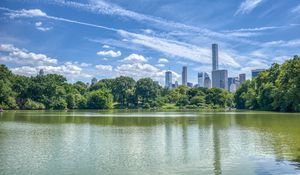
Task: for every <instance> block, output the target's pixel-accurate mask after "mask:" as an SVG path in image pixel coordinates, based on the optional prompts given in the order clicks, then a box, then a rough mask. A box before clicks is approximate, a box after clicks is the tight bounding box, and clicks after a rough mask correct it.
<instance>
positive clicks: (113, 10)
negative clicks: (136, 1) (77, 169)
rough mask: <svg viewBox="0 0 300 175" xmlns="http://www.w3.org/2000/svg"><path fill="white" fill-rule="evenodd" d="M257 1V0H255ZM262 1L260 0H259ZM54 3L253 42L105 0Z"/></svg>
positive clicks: (154, 24) (202, 33)
mask: <svg viewBox="0 0 300 175" xmlns="http://www.w3.org/2000/svg"><path fill="white" fill-rule="evenodd" d="M256 1H257V0H256ZM260 1H262V0H260ZM56 3H59V4H61V5H64V6H66V7H71V8H78V9H80V10H86V11H89V12H92V13H95V14H104V15H116V16H121V17H127V18H130V19H133V20H136V21H139V22H144V23H147V24H150V25H152V26H156V27H159V28H160V29H162V30H167V31H174V30H180V31H188V32H190V34H192V33H193V34H196V35H197V36H200V35H201V36H203V37H204V36H205V37H213V38H221V39H227V40H232V41H237V42H245V43H247V44H255V42H253V41H249V40H245V39H241V38H237V37H233V36H228V35H226V34H225V35H224V34H222V33H219V32H215V31H212V30H209V29H206V28H200V27H196V26H191V25H186V24H183V23H179V22H174V21H170V20H166V19H163V18H159V17H154V16H150V15H145V14H142V13H137V12H134V11H130V10H127V9H124V8H122V7H120V6H118V5H115V4H113V3H110V2H105V1H98V0H90V1H89V3H79V2H70V1H56ZM55 18H56V20H61V21H65V22H72V23H77V24H81V25H87V26H92V27H98V28H104V29H108V30H113V31H116V29H113V28H109V27H104V26H99V25H94V24H89V23H84V22H79V21H74V20H68V19H64V18H57V17H51V19H55ZM144 32H145V33H148V34H149V32H151V33H153V32H152V31H150V30H147V29H146V30H145V31H144Z"/></svg>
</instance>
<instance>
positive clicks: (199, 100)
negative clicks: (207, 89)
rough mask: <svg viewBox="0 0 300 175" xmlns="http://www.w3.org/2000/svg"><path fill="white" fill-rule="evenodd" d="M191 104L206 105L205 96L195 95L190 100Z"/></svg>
mask: <svg viewBox="0 0 300 175" xmlns="http://www.w3.org/2000/svg"><path fill="white" fill-rule="evenodd" d="M190 104H191V105H196V106H204V105H205V96H194V97H192V98H191V100H190Z"/></svg>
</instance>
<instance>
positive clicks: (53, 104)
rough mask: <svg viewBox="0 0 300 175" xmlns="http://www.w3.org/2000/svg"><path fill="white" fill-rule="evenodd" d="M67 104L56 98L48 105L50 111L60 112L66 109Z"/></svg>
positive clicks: (63, 100)
mask: <svg viewBox="0 0 300 175" xmlns="http://www.w3.org/2000/svg"><path fill="white" fill-rule="evenodd" d="M67 105H68V104H67V102H66V100H65V99H62V98H58V99H54V100H52V102H51V104H50V109H57V110H62V109H67Z"/></svg>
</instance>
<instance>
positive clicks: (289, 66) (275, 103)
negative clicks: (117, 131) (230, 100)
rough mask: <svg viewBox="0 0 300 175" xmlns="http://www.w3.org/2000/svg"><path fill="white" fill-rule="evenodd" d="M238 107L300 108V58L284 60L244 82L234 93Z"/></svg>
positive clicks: (276, 109)
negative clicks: (280, 63)
mask: <svg viewBox="0 0 300 175" xmlns="http://www.w3.org/2000/svg"><path fill="white" fill-rule="evenodd" d="M234 99H235V102H236V107H237V108H239V109H258V110H271V111H286V112H293V111H294V112H296V111H300V57H298V56H294V58H293V59H290V60H287V61H285V62H284V63H283V64H282V65H279V64H273V65H272V67H271V68H270V69H268V70H266V71H264V72H262V73H260V74H259V75H258V77H257V78H254V79H253V80H252V81H247V82H246V83H244V84H243V85H242V86H241V87H240V88H239V89H238V90H237V92H236V93H235V96H234Z"/></svg>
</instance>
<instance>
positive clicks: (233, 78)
mask: <svg viewBox="0 0 300 175" xmlns="http://www.w3.org/2000/svg"><path fill="white" fill-rule="evenodd" d="M232 84H235V77H228V88H227V90H228V91H230V86H231V85H232Z"/></svg>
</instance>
